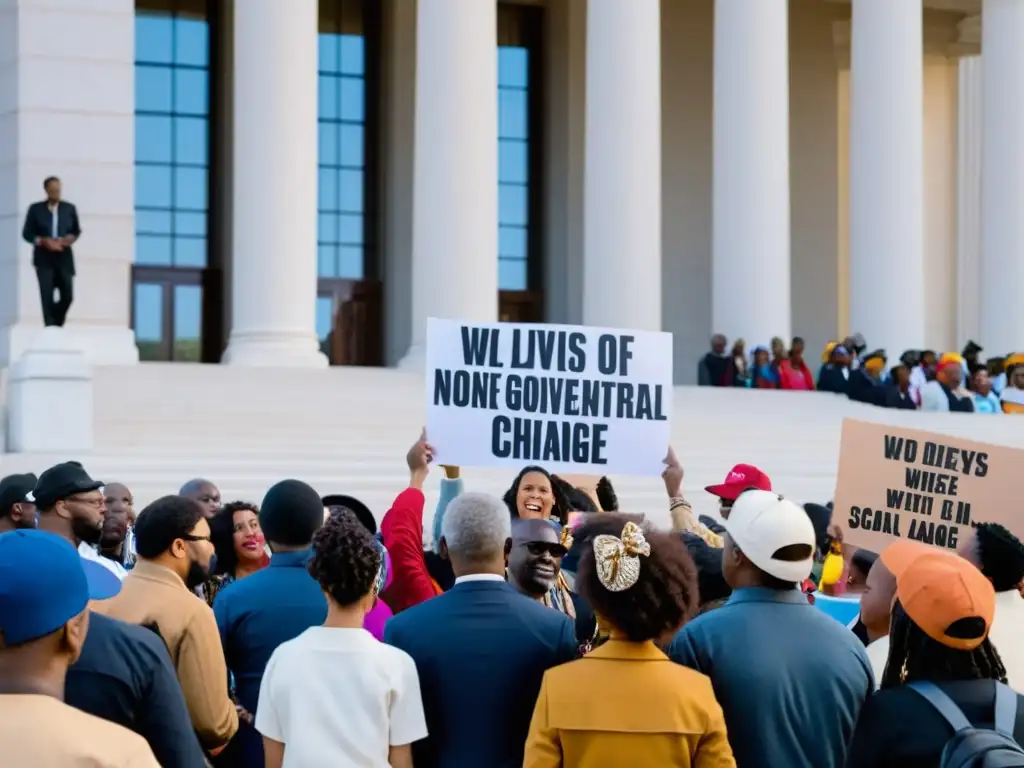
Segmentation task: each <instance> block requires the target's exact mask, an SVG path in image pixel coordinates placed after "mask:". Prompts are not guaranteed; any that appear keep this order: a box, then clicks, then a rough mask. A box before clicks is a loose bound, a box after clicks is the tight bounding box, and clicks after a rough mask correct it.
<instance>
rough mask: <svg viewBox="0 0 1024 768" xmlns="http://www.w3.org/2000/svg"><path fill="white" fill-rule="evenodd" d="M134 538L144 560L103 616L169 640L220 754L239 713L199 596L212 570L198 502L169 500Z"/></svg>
mask: <svg viewBox="0 0 1024 768" xmlns="http://www.w3.org/2000/svg"><path fill="white" fill-rule="evenodd" d="M135 536H136V539H135V545H136V550H137V552H138V561H137V562H136V564H135V568H134V569H132V571H131V573H129V574H128V576H126V577H125V580H124V583H123V586H122V588H121V593H120V594H119V595H117V597H115V598H113V599H111V600H108V601H106V602H104V603H103V604H102V609H103V612H104V613H105V614H106V615H107V616H111V617H113V618H115V619H120V620H121V621H126V622H128V623H129V624H138V625H140V626H144V627H151V628H153V629H154V631H155V632H156V633H157V634H158V635H159V636H160V637H161V638H163V641H164V642H165V643H166V644H167V648H168V650H169V651H170V654H171V659H172V660H173V661H174V666H175V669H176V670H177V673H178V681H179V682H180V683H181V690H182V693H184V694H185V703H186V704H187V705H188V711H189V715H191V718H192V727H193V728H194V729H195V732H196V735H197V736H198V737H199V741H200V743H201V744H202V745H203V747H204V748H206V749H207V750H209V751H210V752H211V753H213V752H216V751H219V750H220V749H222V748H223V747H224V745H225V744H227V743H228V742H229V741H230V740H231V737H232V736H234V735H235V732H236V731H237V730H238V712H237V711H236V709H235V705H234V703H233V702H232V701H231V697H230V696H229V695H228V671H227V667H226V666H225V664H224V652H223V651H222V650H221V645H220V637H219V636H218V634H217V622H216V621H214V618H213V611H211V610H210V607H209V606H208V605H206V603H204V602H203V601H202V600H201V599H199V598H198V597H197V596H196V595H195V594H194V593H193V591H192V590H193V589H195V588H196V587H197V586H198V585H200V584H202V583H203V581H204V580H205V579H206V577H207V574H208V571H209V568H210V559H211V557H212V555H213V545H212V544H211V543H210V524H209V523H208V522H207V520H206V518H205V517H204V516H203V510H202V508H201V507H200V506H199V505H198V504H197V503H196V502H194V501H192V500H191V499H186V498H183V497H181V496H164V497H162V498H160V499H157V500H156V501H154V502H153V503H152V504H150V505H149V506H148V507H146V508H145V509H144V510H142V512H141V513H140V514H139V520H138V523H137V524H136V526H135Z"/></svg>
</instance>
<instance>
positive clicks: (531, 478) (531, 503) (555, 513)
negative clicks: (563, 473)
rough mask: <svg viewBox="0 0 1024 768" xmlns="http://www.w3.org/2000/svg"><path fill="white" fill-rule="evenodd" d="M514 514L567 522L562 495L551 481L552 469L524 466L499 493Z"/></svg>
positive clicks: (515, 516) (516, 516) (515, 515)
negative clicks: (507, 487)
mask: <svg viewBox="0 0 1024 768" xmlns="http://www.w3.org/2000/svg"><path fill="white" fill-rule="evenodd" d="M502 498H503V500H504V502H505V504H506V505H508V511H509V514H510V515H512V517H513V518H523V519H533V518H541V519H544V520H546V519H548V518H552V517H553V518H556V519H557V520H558V521H559V522H560V523H561V524H562V525H565V523H566V517H567V515H568V514H569V509H568V507H567V506H566V504H565V499H564V498H562V495H561V493H560V492H559V491H558V489H557V488H556V487H555V486H554V484H553V483H552V482H551V473H550V472H548V471H547V470H546V469H544V468H543V467H537V466H528V467H523V468H522V469H521V470H520V471H519V474H518V475H516V479H515V480H513V481H512V486H511V487H510V488H509V489H508V490H507V491H505V495H504V496H503V497H502Z"/></svg>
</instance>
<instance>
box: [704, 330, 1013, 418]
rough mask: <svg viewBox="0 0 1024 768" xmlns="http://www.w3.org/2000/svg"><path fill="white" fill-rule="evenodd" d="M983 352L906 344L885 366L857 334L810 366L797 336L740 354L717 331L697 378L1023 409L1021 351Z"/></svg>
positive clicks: (939, 406)
mask: <svg viewBox="0 0 1024 768" xmlns="http://www.w3.org/2000/svg"><path fill="white" fill-rule="evenodd" d="M983 351H984V350H983V349H982V347H980V346H979V345H978V344H976V343H975V342H973V341H969V342H968V343H967V344H966V346H965V347H964V348H963V350H961V351H960V353H959V354H958V353H955V352H945V353H941V354H937V353H936V352H935V351H934V350H930V349H925V350H907V351H906V352H904V353H903V354H902V355H900V359H899V361H898V362H897V363H895V364H894V365H892V366H890V365H889V359H888V357H887V356H886V353H885V350H883V349H876V350H873V351H870V352H869V351H868V347H867V343H866V342H865V340H864V337H863V336H862V335H861V334H854V335H853V336H849V337H847V338H845V339H843V340H842V341H830V342H829V343H828V344H827V345H826V346H825V351H824V352H823V353H822V356H821V363H820V366H819V367H818V369H817V372H815V371H812V370H811V367H810V364H808V363H807V362H806V361H805V359H804V340H803V339H801V338H799V337H797V338H794V339H793V341H792V343H791V344H790V347H789V349H788V350H787V349H786V345H785V343H784V342H783V340H782V339H780V338H777V337H776V338H774V339H772V342H771V347H770V348H769V347H765V346H758V347H755V348H754V350H753V352H751V353H750V356H749V359H748V357H747V352H746V345H745V343H744V341H743V339H737V340H736V341H735V342H734V343H733V345H732V347H731V348H729V345H728V340H727V339H726V337H725V336H723V335H721V334H716V335H715V336H713V337H712V339H711V350H710V351H709V352H708V353H707V354H706V355H705V356H704V357H703V358H702V359H701V361H700V364H699V366H698V374H697V378H698V383H699V384H700V385H701V386H710V387H748V388H754V389H792V390H805V391H806V390H818V391H820V392H833V393H835V394H837V395H844V396H846V397H849V398H850V399H851V400H855V401H857V402H861V403H868V404H870V405H876V406H879V407H882V408H899V409H904V410H918V409H920V410H922V411H959V412H973V413H1013V414H1022V413H1024V353H1021V352H1017V353H1013V354H1009V355H1006V356H1004V357H993V358H989V359H988V360H986V361H984V362H982V360H981V358H980V354H981V353H982V352H983Z"/></svg>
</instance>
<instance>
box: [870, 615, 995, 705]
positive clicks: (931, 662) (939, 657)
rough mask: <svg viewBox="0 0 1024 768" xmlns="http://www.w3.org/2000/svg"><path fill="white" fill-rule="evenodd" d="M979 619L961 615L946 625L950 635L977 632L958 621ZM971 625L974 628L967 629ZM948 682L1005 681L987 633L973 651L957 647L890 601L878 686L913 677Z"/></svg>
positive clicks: (913, 679)
mask: <svg viewBox="0 0 1024 768" xmlns="http://www.w3.org/2000/svg"><path fill="white" fill-rule="evenodd" d="M975 621H980V620H976V619H964V620H963V622H956V623H955V624H953V625H952V626H951V627H950V628H949V630H948V631H949V634H950V635H952V636H954V637H955V636H958V635H962V636H964V637H970V636H972V635H974V636H977V633H978V631H979V630H981V629H982V628H981V627H976V626H971V627H967V626H965V627H963V628H962V629H963V631H962V632H956V631H955V630H956V629H958V627H957V625H959V624H961V623H967V622H970V623H972V625H973V623H974V622H975ZM971 629H973V630H974V631H973V632H972V631H970V630H971ZM919 680H920V681H930V682H948V681H952V680H998V681H999V682H1000V683H1005V682H1006V668H1005V667H1004V666H1003V660H1002V659H1001V658H999V652H998V651H996V647H995V646H994V645H992V642H991V641H990V640H989V639H988V638H987V637H986V638H985V639H984V640H983V641H982V643H981V645H979V646H978V647H977V648H975V649H974V650H973V651H958V650H956V649H954V648H949V647H948V646H945V645H943V644H942V643H939V642H937V641H935V640H932V639H931V638H930V637H928V635H926V634H925V633H924V631H923V630H922V629H921V628H920V627H919V626H917V624H915V623H914V621H913V619H911V618H910V617H909V616H908V615H907V613H906V611H904V610H903V606H902V605H900V602H899V600H897V601H896V603H895V604H894V605H893V610H892V623H891V624H890V627H889V659H888V661H887V662H886V664H885V671H884V672H883V673H882V682H881V684H880V685H879V688H880V689H881V690H885V689H887V688H897V687H899V686H901V685H904V684H906V683H913V682H916V681H919Z"/></svg>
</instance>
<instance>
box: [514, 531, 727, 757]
mask: <svg viewBox="0 0 1024 768" xmlns="http://www.w3.org/2000/svg"><path fill="white" fill-rule="evenodd" d="M581 536H582V537H583V538H585V539H586V540H588V541H590V542H591V545H590V546H589V547H587V548H586V549H585V550H584V551H583V554H582V556H581V558H580V567H579V571H578V573H577V579H578V581H577V583H578V584H579V588H580V589H581V590H582V591H583V593H584V594H585V595H586V597H587V600H588V601H590V602H591V603H592V604H593V605H594V608H595V610H596V611H597V612H598V613H599V614H600V616H601V620H602V622H603V623H604V624H606V626H605V630H606V631H607V632H608V634H609V639H608V641H607V642H606V643H604V644H603V645H602V646H600V647H599V648H597V649H595V650H594V651H592V652H590V653H589V654H587V655H586V656H584V657H583V658H582V659H578V660H576V661H572V662H570V663H568V664H564V665H562V666H560V667H555V668H554V669H550V670H548V671H547V672H546V673H544V680H543V683H542V684H541V689H540V694H539V695H538V697H537V704H536V706H535V707H534V711H533V719H532V721H531V723H530V733H529V737H528V738H527V741H526V753H525V756H524V760H523V766H524V768H563V767H564V768H632V767H633V766H640V765H650V766H656V765H657V766H668V765H672V766H679V768H688V767H689V766H701V767H702V768H731V766H735V765H736V761H735V760H734V759H733V754H732V749H731V748H730V747H729V740H728V738H727V737H726V730H725V718H724V716H723V714H722V708H721V707H720V706H719V705H718V702H717V701H716V700H715V694H714V691H713V690H712V687H711V680H710V679H708V677H707V676H706V675H703V674H700V673H699V672H695V671H693V670H692V669H688V668H686V667H681V666H679V665H678V664H673V663H672V662H671V660H670V659H669V658H668V656H666V655H665V654H664V652H663V651H662V650H661V649H660V648H658V646H657V645H656V643H658V642H664V641H667V640H668V639H669V638H671V637H672V635H673V634H674V633H675V632H676V631H677V630H678V629H679V627H680V626H682V624H683V623H684V622H685V621H687V620H688V619H689V618H690V617H692V616H693V615H694V613H695V612H696V609H697V602H698V597H697V575H696V570H695V568H694V565H693V562H692V561H691V560H690V556H689V554H688V553H687V550H686V546H685V545H684V544H683V542H682V541H681V540H680V538H679V537H678V536H677V535H675V534H671V533H658V532H656V531H652V530H649V529H647V530H645V529H644V528H641V527H640V526H638V525H637V524H636V523H633V522H628V521H626V519H625V518H624V517H623V516H622V515H616V514H602V515H599V516H595V517H594V518H593V519H591V520H588V521H587V522H586V523H584V524H583V526H582V530H581Z"/></svg>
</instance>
